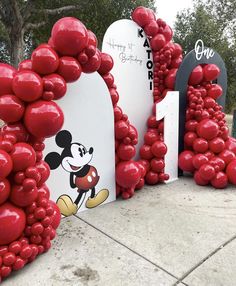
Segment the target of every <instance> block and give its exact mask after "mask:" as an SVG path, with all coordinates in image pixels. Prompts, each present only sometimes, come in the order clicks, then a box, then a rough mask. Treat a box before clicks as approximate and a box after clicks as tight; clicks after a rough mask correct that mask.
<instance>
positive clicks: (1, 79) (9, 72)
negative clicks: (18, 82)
mask: <svg viewBox="0 0 236 286" xmlns="http://www.w3.org/2000/svg"><path fill="white" fill-rule="evenodd" d="M15 74H16V69H15V68H13V67H12V66H10V65H8V64H3V63H0V96H1V95H3V94H10V93H12V80H13V77H14V75H15Z"/></svg>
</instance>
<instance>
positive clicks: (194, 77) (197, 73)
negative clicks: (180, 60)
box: [188, 65, 203, 85]
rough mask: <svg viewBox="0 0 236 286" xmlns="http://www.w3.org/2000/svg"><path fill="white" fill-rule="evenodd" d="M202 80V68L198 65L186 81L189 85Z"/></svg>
mask: <svg viewBox="0 0 236 286" xmlns="http://www.w3.org/2000/svg"><path fill="white" fill-rule="evenodd" d="M202 80H203V70H202V67H201V66H200V65H198V66H197V67H195V68H194V69H193V71H192V73H191V75H190V77H189V81H188V83H189V84H190V85H197V84H199V83H200V82H201V81H202Z"/></svg>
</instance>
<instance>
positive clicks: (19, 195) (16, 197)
mask: <svg viewBox="0 0 236 286" xmlns="http://www.w3.org/2000/svg"><path fill="white" fill-rule="evenodd" d="M37 196H38V190H37V188H32V189H31V190H27V191H26V190H25V189H24V188H23V186H20V185H13V187H12V190H11V194H10V200H11V202H13V203H14V204H15V205H17V206H19V207H26V206H29V205H31V204H32V203H33V202H34V201H35V200H36V199H37Z"/></svg>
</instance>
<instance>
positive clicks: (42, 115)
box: [24, 100, 64, 138]
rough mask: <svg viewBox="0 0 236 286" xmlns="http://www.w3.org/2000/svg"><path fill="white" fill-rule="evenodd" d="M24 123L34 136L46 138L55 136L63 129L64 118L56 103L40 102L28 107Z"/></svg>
mask: <svg viewBox="0 0 236 286" xmlns="http://www.w3.org/2000/svg"><path fill="white" fill-rule="evenodd" d="M24 122H25V126H26V128H27V129H28V130H29V132H30V133H31V134H32V135H34V136H35V137H39V138H45V137H51V136H54V135H55V134H56V133H57V132H58V131H59V130H60V129H61V128H62V125H63V122H64V116H63V112H62V110H61V108H60V107H59V106H58V105H57V104H56V103H55V102H52V101H51V102H48V101H43V100H40V101H37V102H34V103H31V104H29V105H28V106H27V108H26V111H25V116H24Z"/></svg>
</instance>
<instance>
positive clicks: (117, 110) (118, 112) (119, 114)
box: [114, 106, 123, 122]
mask: <svg viewBox="0 0 236 286" xmlns="http://www.w3.org/2000/svg"><path fill="white" fill-rule="evenodd" d="M122 116H123V112H122V109H121V108H120V107H119V106H115V107H114V117H115V122H117V121H119V120H121V119H122Z"/></svg>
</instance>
